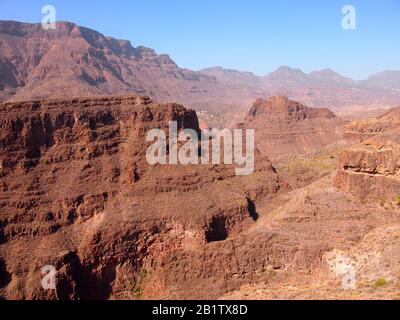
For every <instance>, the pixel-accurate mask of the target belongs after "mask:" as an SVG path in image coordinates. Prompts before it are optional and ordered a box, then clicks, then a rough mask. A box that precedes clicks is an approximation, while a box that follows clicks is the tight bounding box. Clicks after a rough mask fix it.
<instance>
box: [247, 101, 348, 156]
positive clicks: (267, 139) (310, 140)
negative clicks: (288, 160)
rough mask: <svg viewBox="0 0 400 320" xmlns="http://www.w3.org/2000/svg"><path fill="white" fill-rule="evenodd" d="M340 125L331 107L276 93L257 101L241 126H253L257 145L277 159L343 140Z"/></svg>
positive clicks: (340, 122)
mask: <svg viewBox="0 0 400 320" xmlns="http://www.w3.org/2000/svg"><path fill="white" fill-rule="evenodd" d="M341 124H342V121H341V120H340V119H338V118H337V117H336V116H335V115H334V113H333V112H331V111H330V110H328V109H325V108H320V109H316V108H308V107H306V106H304V105H302V104H301V103H298V102H296V101H292V100H289V99H288V98H287V97H285V96H273V97H270V98H269V99H267V100H264V99H258V100H256V101H255V102H254V104H253V107H252V108H251V109H250V111H249V112H248V115H247V117H246V119H245V121H244V123H243V124H240V126H244V127H246V128H254V129H255V130H256V144H257V146H258V148H259V149H260V150H261V151H262V152H263V153H265V154H266V155H268V157H270V158H271V159H275V158H284V157H287V156H289V155H293V154H305V153H309V152H313V151H316V150H320V149H321V148H323V147H324V146H326V145H329V144H331V143H333V142H335V141H338V140H340V139H341V134H340V130H339V126H340V125H341Z"/></svg>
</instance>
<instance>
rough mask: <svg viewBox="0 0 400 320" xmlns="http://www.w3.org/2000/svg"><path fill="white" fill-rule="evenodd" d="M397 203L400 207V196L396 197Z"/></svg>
mask: <svg viewBox="0 0 400 320" xmlns="http://www.w3.org/2000/svg"><path fill="white" fill-rule="evenodd" d="M396 203H397V205H398V206H400V194H399V195H398V196H397V197H396Z"/></svg>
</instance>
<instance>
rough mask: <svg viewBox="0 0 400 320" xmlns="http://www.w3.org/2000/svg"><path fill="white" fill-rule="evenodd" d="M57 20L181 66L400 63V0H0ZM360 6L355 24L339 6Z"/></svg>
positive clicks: (355, 71) (37, 17)
mask: <svg viewBox="0 0 400 320" xmlns="http://www.w3.org/2000/svg"><path fill="white" fill-rule="evenodd" d="M46 4H52V5H54V6H55V8H56V10H57V20H68V21H72V22H75V23H77V24H79V25H83V26H86V27H89V28H92V29H95V30H97V31H99V32H101V33H103V34H105V35H109V36H113V37H116V38H121V39H129V40H131V42H132V44H133V45H134V46H138V45H145V46H148V47H151V48H153V49H155V50H156V51H157V52H158V53H168V54H169V55H170V56H171V57H172V59H174V60H175V62H176V63H177V64H178V65H179V66H181V67H187V68H190V69H194V70H197V69H201V68H205V67H211V66H217V65H218V66H223V67H227V68H234V69H238V70H248V71H252V72H254V73H256V74H259V75H262V74H266V73H268V72H270V71H272V70H274V69H276V68H277V67H278V66H280V65H289V66H291V67H298V68H301V69H303V70H304V71H306V72H310V71H312V70H318V69H322V68H326V67H329V68H332V69H334V70H336V71H338V72H339V73H341V74H343V75H345V76H350V77H353V78H356V79H362V78H366V77H367V76H368V75H369V74H371V73H375V72H378V71H383V70H388V69H400V0H344V1H339V0H324V1H322V0H319V1H317V0H304V1H297V0H276V1H272V0H271V1H268V0H140V1H139V0H130V1H128V0H126V1H122V0H113V1H102V0H98V1H91V0H85V1H78V0H63V1H58V0H47V1H38V0H25V1H22V0H11V1H9V0H0V19H2V20H18V21H24V22H40V21H41V20H42V14H41V8H42V6H43V5H46ZM347 4H351V5H353V6H354V7H355V8H356V14H357V15H356V18H357V20H356V30H347V31H346V30H344V29H343V28H342V26H341V21H342V18H343V15H342V13H341V9H342V7H343V6H344V5H347Z"/></svg>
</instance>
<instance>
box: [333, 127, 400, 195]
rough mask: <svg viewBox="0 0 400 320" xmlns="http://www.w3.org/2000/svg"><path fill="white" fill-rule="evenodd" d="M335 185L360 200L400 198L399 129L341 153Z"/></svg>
mask: <svg viewBox="0 0 400 320" xmlns="http://www.w3.org/2000/svg"><path fill="white" fill-rule="evenodd" d="M335 183H336V186H337V187H339V188H340V189H342V190H344V191H346V192H348V193H350V194H352V195H353V196H356V197H358V198H360V199H384V200H389V201H395V200H396V198H397V197H398V196H399V195H400V130H399V129H395V130H391V131H388V132H386V133H384V134H380V135H376V136H374V137H373V138H370V139H367V140H365V141H363V142H362V143H361V144H360V145H357V146H355V147H353V148H351V149H348V150H346V151H344V152H343V154H342V156H341V158H340V161H339V171H338V173H337V177H336V182H335Z"/></svg>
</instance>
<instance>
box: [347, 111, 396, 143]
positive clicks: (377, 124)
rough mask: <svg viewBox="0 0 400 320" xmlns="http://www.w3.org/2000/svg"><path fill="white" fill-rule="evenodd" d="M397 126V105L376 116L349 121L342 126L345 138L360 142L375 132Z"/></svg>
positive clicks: (381, 131) (382, 131)
mask: <svg viewBox="0 0 400 320" xmlns="http://www.w3.org/2000/svg"><path fill="white" fill-rule="evenodd" d="M399 127H400V107H397V108H393V109H391V110H389V111H388V112H385V113H384V114H383V115H381V116H379V117H376V118H372V119H368V120H357V121H352V122H350V123H349V124H347V125H345V126H344V137H345V139H349V140H356V141H359V142H361V141H363V140H365V139H368V138H371V137H373V136H375V135H377V134H381V133H384V132H387V131H389V130H393V129H395V128H399Z"/></svg>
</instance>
